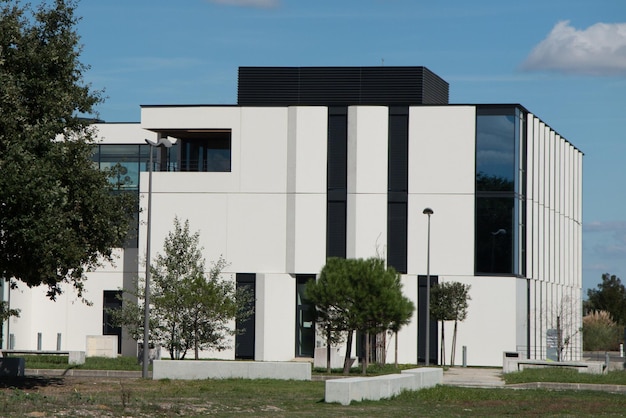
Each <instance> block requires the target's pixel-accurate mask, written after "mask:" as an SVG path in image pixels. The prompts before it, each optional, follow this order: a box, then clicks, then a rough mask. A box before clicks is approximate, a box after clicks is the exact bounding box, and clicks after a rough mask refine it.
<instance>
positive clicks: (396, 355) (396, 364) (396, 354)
mask: <svg viewBox="0 0 626 418" xmlns="http://www.w3.org/2000/svg"><path fill="white" fill-rule="evenodd" d="M394 357H395V358H394V363H395V366H396V369H397V368H398V333H397V332H396V347H395V353H394Z"/></svg>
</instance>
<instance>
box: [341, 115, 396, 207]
mask: <svg viewBox="0 0 626 418" xmlns="http://www.w3.org/2000/svg"><path fill="white" fill-rule="evenodd" d="M388 112H389V111H388V109H387V108H386V107H379V106H351V107H349V108H348V194H350V193H380V194H384V195H385V198H386V194H387V160H388V157H387V154H388V145H387V144H388V130H389V128H388V126H389V122H388V121H389V117H388Z"/></svg>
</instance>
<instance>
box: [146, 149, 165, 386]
mask: <svg viewBox="0 0 626 418" xmlns="http://www.w3.org/2000/svg"><path fill="white" fill-rule="evenodd" d="M146 144H148V145H150V163H149V164H150V165H149V166H148V214H147V217H148V220H147V231H146V239H147V242H146V284H145V289H144V290H145V293H144V322H143V365H142V369H141V377H143V378H144V379H147V378H148V364H149V363H150V232H151V231H150V229H151V221H152V219H151V217H152V169H153V167H152V164H153V160H152V154H153V153H154V150H155V149H156V148H158V147H160V146H164V147H165V148H169V147H171V146H172V143H171V142H170V141H169V140H168V139H167V138H159V140H158V141H157V142H154V141H151V140H149V139H146Z"/></svg>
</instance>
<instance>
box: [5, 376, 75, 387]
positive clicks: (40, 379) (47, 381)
mask: <svg viewBox="0 0 626 418" xmlns="http://www.w3.org/2000/svg"><path fill="white" fill-rule="evenodd" d="M64 385H65V379H63V378H62V377H49V376H24V377H0V390H2V389H35V388H39V387H47V386H64Z"/></svg>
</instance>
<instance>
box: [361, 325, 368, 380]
mask: <svg viewBox="0 0 626 418" xmlns="http://www.w3.org/2000/svg"><path fill="white" fill-rule="evenodd" d="M363 354H364V356H363V364H362V365H361V374H363V375H366V374H367V366H369V357H370V333H369V332H366V333H365V353H363Z"/></svg>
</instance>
